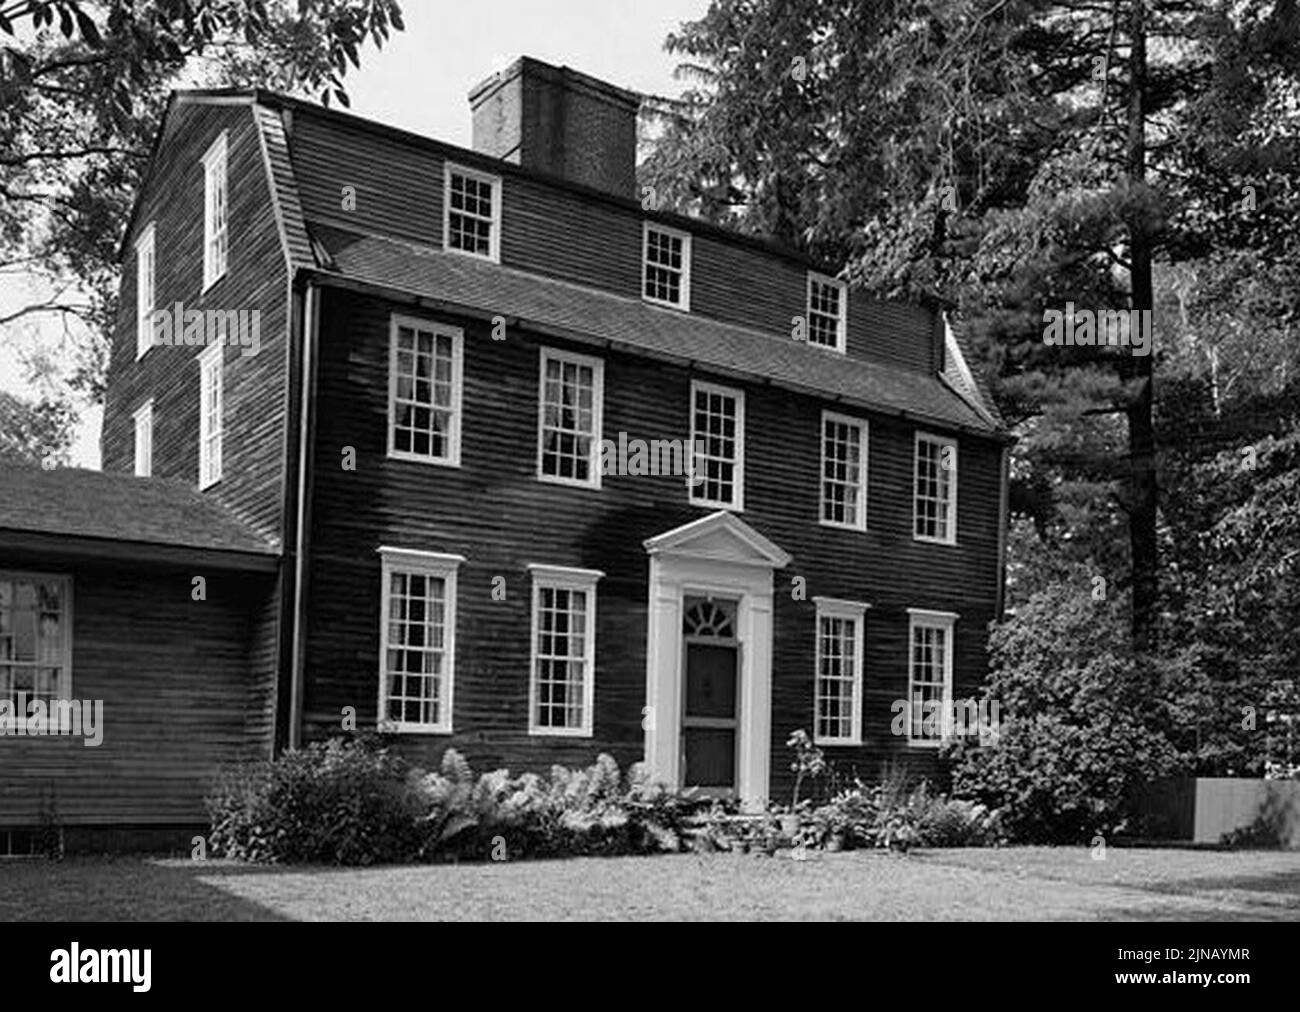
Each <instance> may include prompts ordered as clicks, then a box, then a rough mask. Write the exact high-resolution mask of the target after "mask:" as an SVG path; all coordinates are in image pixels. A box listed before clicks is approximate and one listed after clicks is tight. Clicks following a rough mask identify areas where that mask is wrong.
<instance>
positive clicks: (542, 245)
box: [290, 105, 935, 371]
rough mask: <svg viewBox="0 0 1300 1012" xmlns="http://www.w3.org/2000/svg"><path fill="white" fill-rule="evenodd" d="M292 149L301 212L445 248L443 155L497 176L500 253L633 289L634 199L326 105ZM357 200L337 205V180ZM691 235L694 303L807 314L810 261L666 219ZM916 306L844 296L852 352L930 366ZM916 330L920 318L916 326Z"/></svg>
mask: <svg viewBox="0 0 1300 1012" xmlns="http://www.w3.org/2000/svg"><path fill="white" fill-rule="evenodd" d="M291 122H292V130H291V136H290V153H291V156H292V158H293V164H294V171H295V173H296V174H297V178H298V185H299V189H300V192H301V195H302V206H303V213H304V214H305V215H306V216H307V218H308V219H309V220H323V221H332V222H336V223H337V224H338V225H339V226H340V227H343V228H347V229H352V230H360V231H363V232H374V233H378V234H381V235H390V236H396V237H398V238H401V239H405V240H407V241H410V242H414V243H420V244H422V245H426V246H433V247H441V245H442V213H443V212H442V186H443V163H444V160H445V159H448V158H450V159H451V160H452V161H453V162H457V163H460V164H463V165H465V166H467V167H469V168H477V169H480V170H484V171H491V172H496V173H498V174H500V175H501V176H502V187H503V191H504V200H503V205H502V235H501V262H502V263H503V264H505V265H506V266H511V267H517V268H519V269H521V270H527V271H534V272H536V273H538V274H544V275H547V276H550V277H555V278H561V279H563V280H566V281H572V282H574V283H575V284H581V285H589V286H591V287H595V288H602V289H605V290H607V291H611V292H617V293H619V294H621V295H626V296H630V297H637V296H639V295H640V293H641V243H642V223H643V221H644V220H645V219H646V218H647V217H655V216H653V215H647V214H645V213H644V212H642V210H641V209H640V206H639V205H638V204H637V203H636V202H633V201H623V200H619V199H617V198H614V197H610V196H607V195H604V194H598V193H595V192H592V191H586V190H582V189H578V188H575V187H573V186H570V185H565V184H563V183H561V182H559V181H557V180H552V179H547V178H543V177H538V176H536V175H530V174H528V173H524V172H522V171H520V170H519V169H518V168H517V167H515V166H514V165H510V164H506V163H502V162H499V161H495V160H493V159H489V158H486V157H485V156H483V155H480V154H476V153H473V152H469V151H462V150H460V149H457V148H453V147H450V146H449V145H444V144H439V143H436V142H433V141H429V140H427V139H425V138H420V137H416V136H414V135H410V134H401V133H399V132H397V131H393V130H390V129H388V128H384V127H382V126H379V125H377V124H365V123H362V122H359V121H357V120H356V119H355V118H350V117H346V116H340V115H337V114H334V113H330V112H328V111H325V110H317V109H309V108H305V107H301V106H296V105H295V107H294V112H293V115H292V120H291ZM346 186H352V187H355V190H356V208H355V209H354V210H351V211H345V210H343V209H342V195H343V192H344V189H343V188H344V187H346ZM664 220H665V223H666V224H669V225H670V226H672V227H674V228H678V229H682V230H686V231H690V232H692V233H693V234H694V239H693V241H692V245H693V257H692V272H691V273H692V280H691V287H692V295H691V310H692V312H694V313H698V314H700V315H704V316H710V317H714V318H717V319H720V320H726V321H728V322H731V323H737V324H741V325H744V326H748V327H753V328H755V329H757V330H764V331H768V332H772V333H779V334H782V335H785V334H789V333H790V332H791V326H792V323H791V319H792V317H794V316H802V315H803V314H804V313H805V312H806V297H807V268H806V266H805V265H804V262H803V261H802V260H801V259H800V258H798V257H797V256H794V255H791V254H787V253H783V252H781V251H779V250H777V249H776V248H774V247H770V246H767V245H765V244H760V243H756V242H754V241H752V240H746V239H744V238H742V237H740V236H727V235H726V234H725V233H722V232H720V231H718V230H711V229H708V228H706V227H704V226H702V225H698V224H692V223H691V222H690V221H689V220H687V219H678V218H676V217H665V218H664ZM923 319H924V313H923V312H922V311H921V310H914V309H909V308H907V307H900V306H893V305H889V304H884V303H880V302H877V301H875V300H873V299H870V298H868V297H867V296H866V295H864V294H862V293H860V292H854V293H852V295H851V296H850V311H849V354H851V355H854V356H857V357H861V358H865V359H877V360H879V361H883V362H890V363H896V364H900V365H904V366H907V367H909V368H915V369H923V370H927V371H929V370H931V369H932V368H934V366H935V357H934V354H933V347H932V343H931V340H930V337H929V335H928V334H926V335H924V336H922V337H921V338H920V339H918V336H917V334H915V333H912V332H909V330H908V329H907V325H908V324H911V325H912V326H917V325H918V322H919V321H922V320H923ZM920 327H921V329H922V330H928V324H926V323H921V324H920Z"/></svg>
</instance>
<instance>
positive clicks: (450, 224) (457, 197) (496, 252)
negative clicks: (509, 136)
mask: <svg viewBox="0 0 1300 1012" xmlns="http://www.w3.org/2000/svg"><path fill="white" fill-rule="evenodd" d="M444 164H445V169H444V187H443V195H442V207H443V212H442V234H443V246H444V247H445V248H446V249H449V250H455V251H456V252H457V253H468V254H470V255H471V256H476V257H482V258H483V259H485V260H491V261H492V262H493V263H500V261H501V177H500V176H494V175H491V174H489V173H487V172H476V171H475V170H473V169H467V168H464V167H463V166H460V165H453V164H451V163H450V162H446V163H444Z"/></svg>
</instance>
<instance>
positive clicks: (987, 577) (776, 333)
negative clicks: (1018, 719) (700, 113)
mask: <svg viewBox="0 0 1300 1012" xmlns="http://www.w3.org/2000/svg"><path fill="white" fill-rule="evenodd" d="M470 104H471V107H472V115H473V148H472V150H470V149H463V148H459V147H455V146H452V145H448V144H444V143H441V142H439V141H435V140H431V139H428V138H425V137H421V136H416V135H413V134H410V133H407V132H404V131H401V130H397V129H394V128H391V127H388V126H384V125H381V124H378V123H374V122H370V121H367V120H364V119H361V118H358V117H355V116H352V115H349V114H345V113H341V112H338V111H333V110H329V109H324V108H321V107H318V106H315V105H312V104H309V103H307V102H303V101H300V100H297V99H292V98H287V97H284V96H281V95H276V94H270V93H266V92H262V91H190V92H180V93H177V94H176V95H175V96H174V97H173V99H172V101H171V103H170V106H169V108H168V110H167V113H166V117H165V121H164V123H163V125H162V127H161V130H160V133H159V136H158V138H157V140H156V142H155V149H154V153H153V157H152V161H151V164H150V167H149V170H148V173H147V176H146V179H145V182H144V185H143V187H142V190H141V192H140V194H139V197H138V200H137V202H136V205H135V208H134V211H133V214H132V216H131V220H130V224H129V227H128V230H127V234H126V236H125V238H124V241H123V245H122V251H123V280H122V293H123V298H122V302H121V311H120V315H119V319H118V323H117V328H116V334H115V340H114V344H113V349H112V357H111V364H110V367H109V373H108V393H107V405H106V411H105V418H104V429H103V443H102V448H103V467H104V473H91V472H79V471H73V470H53V471H44V470H39V469H35V470H8V471H5V472H0V700H3V699H5V698H8V699H10V700H13V701H16V700H17V698H18V696H19V694H20V693H22V694H23V695H25V697H26V698H28V699H31V698H37V697H39V698H43V699H47V700H57V699H60V698H62V699H69V700H82V701H84V700H101V701H102V704H103V706H102V709H103V715H102V725H103V726H102V741H101V742H100V743H99V744H98V745H96V746H95V747H86V744H85V743H83V741H81V740H76V739H68V738H58V737H54V736H40V735H28V736H15V735H12V734H9V735H4V736H0V763H2V764H3V768H4V775H3V777H0V829H4V828H6V827H7V828H8V829H9V830H10V831H11V833H10V838H11V839H13V838H14V837H13V832H14V831H17V830H24V829H31V828H32V827H34V826H36V825H37V824H38V822H39V820H40V819H41V818H42V817H43V816H42V812H43V811H45V809H46V808H47V807H48V806H50V805H51V804H52V805H53V807H54V808H56V809H57V813H58V818H59V819H60V820H61V822H62V824H63V825H64V826H65V828H66V829H72V828H80V829H82V830H84V831H85V832H91V831H93V830H95V829H96V828H103V827H118V828H119V829H129V828H139V829H148V828H151V827H152V828H155V829H161V828H164V827H181V828H183V827H189V826H195V825H199V824H201V823H202V821H203V817H204V813H203V808H202V801H201V799H202V797H203V794H204V791H205V789H206V787H207V784H208V782H209V778H210V777H211V776H212V774H213V773H214V771H216V770H217V769H218V768H219V767H220V766H221V765H222V764H224V763H227V762H230V761H232V760H235V759H238V758H241V757H250V756H269V755H271V754H273V753H274V752H275V751H277V750H279V749H282V748H285V747H292V746H296V745H299V744H300V743H303V742H307V741H312V740H319V739H323V738H326V737H329V736H331V735H336V734H346V733H351V732H353V731H367V730H369V731H379V732H380V733H382V734H383V735H385V736H386V737H387V739H388V740H389V741H390V742H391V743H392V744H393V745H394V746H395V747H396V748H398V749H400V750H401V751H402V752H404V753H406V754H408V755H409V756H410V758H412V759H413V760H416V761H418V762H421V763H424V764H429V765H433V764H436V763H437V761H438V759H439V757H440V756H441V753H442V752H443V751H444V750H445V749H447V748H448V747H455V748H457V749H460V750H462V751H463V752H465V753H466V754H467V755H468V756H469V758H470V759H471V761H472V762H473V763H474V764H475V765H476V766H477V767H480V768H493V767H496V766H508V767H510V768H512V769H516V770H523V769H529V768H532V769H544V768H547V767H549V766H550V765H551V764H552V763H562V764H569V765H573V764H586V763H588V762H590V761H591V760H592V759H593V758H594V756H595V755H596V754H597V753H599V752H602V751H604V752H609V753H611V754H612V755H613V756H614V757H615V758H616V759H618V760H619V761H620V763H623V764H627V763H631V762H635V761H638V760H646V761H647V762H648V763H649V764H650V766H651V768H652V769H653V770H654V772H655V773H656V775H658V776H660V777H662V778H663V779H665V780H667V781H668V782H671V783H675V784H682V785H691V786H698V787H701V788H704V789H708V790H712V791H717V792H720V793H731V794H734V795H735V796H738V797H740V798H741V799H743V800H744V801H746V802H748V803H751V804H753V803H760V802H762V801H763V800H764V799H767V798H777V799H781V798H784V797H786V796H787V794H788V789H789V778H790V773H789V769H788V760H787V758H786V750H785V741H786V739H787V737H788V736H789V734H790V733H791V732H792V731H794V730H796V729H798V728H803V729H806V730H807V731H808V732H809V734H810V735H812V736H813V737H814V738H815V740H816V741H817V743H819V744H820V745H821V746H823V747H824V748H825V749H826V751H827V753H828V755H829V757H830V758H832V759H834V760H835V761H836V762H837V763H839V764H840V765H841V766H843V767H844V768H846V769H848V768H851V767H856V768H857V769H858V771H859V772H860V773H861V774H862V775H864V776H871V775H874V774H875V773H877V772H878V771H879V769H880V767H881V765H882V764H884V763H889V762H901V763H908V764H911V765H913V766H915V767H916V768H918V769H920V770H932V769H934V768H935V764H936V763H937V762H938V758H937V750H936V745H937V744H938V743H939V739H940V738H941V737H942V734H943V731H942V730H941V729H939V728H938V727H937V726H936V725H935V724H934V723H933V722H925V721H922V720H921V719H920V711H921V707H916V708H914V709H912V710H905V711H903V717H902V718H901V719H900V718H899V712H900V711H899V708H898V703H899V701H917V702H925V703H943V704H946V703H947V702H949V701H950V700H953V699H954V698H958V697H961V696H964V695H969V694H971V693H972V692H974V691H975V690H976V688H977V687H978V685H979V684H980V682H981V679H982V678H983V676H984V674H985V669H986V646H985V644H986V634H987V625H988V623H989V622H990V621H991V620H993V619H994V618H995V617H996V616H997V615H998V613H999V609H1000V594H1001V585H1002V557H1003V541H1004V531H1003V528H1002V525H1001V518H1002V517H1003V516H1004V514H1005V498H1006V481H1007V479H1006V446H1007V436H1006V432H1005V429H1004V427H1003V426H1002V424H1001V421H1000V419H999V417H998V416H997V414H996V411H995V409H994V408H993V407H992V404H991V402H990V399H989V397H988V395H987V391H986V390H985V389H983V387H982V385H981V384H980V382H979V381H978V380H977V379H976V378H975V377H973V375H972V371H971V369H970V368H969V365H968V355H967V354H965V353H964V351H963V340H962V339H961V338H960V337H959V336H958V335H957V334H956V333H954V331H953V329H952V328H951V327H950V326H949V325H948V323H947V321H946V320H945V317H944V315H943V313H942V312H941V311H940V310H939V309H937V308H932V307H924V306H912V305H901V304H889V303H882V302H879V301H873V300H872V299H870V298H868V297H866V296H864V295H863V294H862V293H861V292H859V291H857V290H854V289H852V288H850V287H849V286H848V285H847V284H846V283H845V282H844V281H843V280H842V279H840V278H839V277H837V273H838V269H839V267H840V266H842V265H835V264H832V265H827V264H818V263H813V262H810V261H809V260H808V259H807V258H806V257H804V256H802V255H801V254H799V253H797V252H795V251H792V250H789V249H784V248H781V247H778V246H776V245H773V244H771V243H768V242H766V241H762V240H760V239H757V238H754V237H750V236H745V235H740V234H735V233H733V232H730V231H726V230H723V229H720V228H718V227H715V226H713V225H711V224H707V223H705V222H703V221H699V220H695V219H692V218H688V217H682V216H678V215H675V214H670V213H666V212H663V211H658V210H654V209H653V207H654V204H655V201H654V200H653V199H652V197H653V195H651V194H647V193H646V192H644V191H642V190H640V189H639V188H638V185H637V180H636V173H635V151H636V116H637V111H638V106H639V98H638V96H637V95H635V94H633V93H630V92H628V91H625V90H622V89H619V88H616V87H612V86H611V85H608V84H605V83H603V82H601V81H597V80H594V79H592V78H590V77H588V76H586V75H583V74H580V73H577V72H575V71H572V70H570V69H568V68H556V67H552V66H549V65H547V64H544V63H541V62H538V61H536V60H532V59H527V58H525V59H522V60H520V61H518V62H517V63H515V64H514V65H513V66H511V67H510V68H509V69H508V70H506V71H503V72H501V73H498V74H496V75H494V76H493V77H492V78H490V79H489V80H487V81H485V82H484V83H483V84H481V85H480V86H478V87H477V88H475V89H474V90H473V92H472V93H471V94H470ZM0 842H2V841H0ZM0 849H3V847H2V846H0Z"/></svg>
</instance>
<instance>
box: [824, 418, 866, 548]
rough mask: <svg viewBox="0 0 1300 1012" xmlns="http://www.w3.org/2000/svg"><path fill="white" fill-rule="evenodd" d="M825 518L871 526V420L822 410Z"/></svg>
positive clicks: (843, 524) (863, 527)
mask: <svg viewBox="0 0 1300 1012" xmlns="http://www.w3.org/2000/svg"><path fill="white" fill-rule="evenodd" d="M821 522H822V523H823V524H827V525H828V526H832V527H848V528H851V529H852V530H858V531H865V530H866V529H867V423H866V422H864V421H861V420H860V419H857V418H849V417H847V416H845V415H837V414H834V413H832V412H830V411H823V412H822V477H821Z"/></svg>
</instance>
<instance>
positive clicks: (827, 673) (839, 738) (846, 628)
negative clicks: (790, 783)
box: [813, 598, 867, 745]
mask: <svg viewBox="0 0 1300 1012" xmlns="http://www.w3.org/2000/svg"><path fill="white" fill-rule="evenodd" d="M816 605H817V651H816V664H817V670H816V684H815V686H814V692H813V708H814V709H813V737H814V738H815V740H816V741H817V743H818V744H823V745H857V744H859V743H860V742H861V741H862V734H861V727H862V656H863V634H864V627H865V625H866V622H865V615H866V608H867V606H866V605H865V604H859V603H857V602H854V601H836V600H832V599H830V598H817V599H816Z"/></svg>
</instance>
